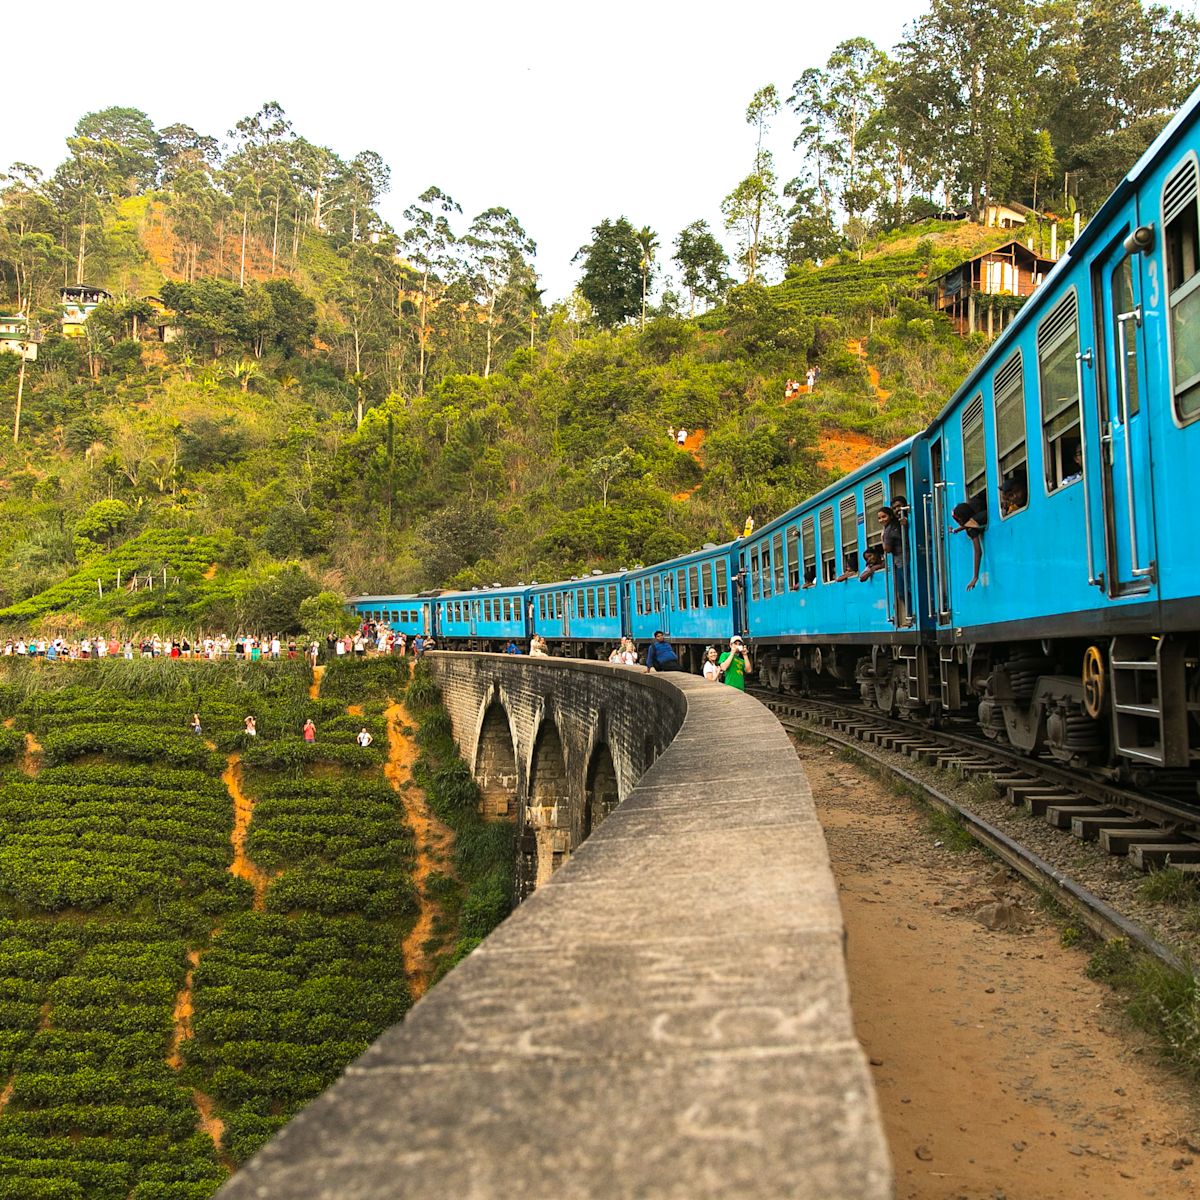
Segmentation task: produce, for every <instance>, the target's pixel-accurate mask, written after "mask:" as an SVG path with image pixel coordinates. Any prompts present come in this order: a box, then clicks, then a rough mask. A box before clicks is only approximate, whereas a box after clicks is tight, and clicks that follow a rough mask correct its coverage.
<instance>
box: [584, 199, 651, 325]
mask: <svg viewBox="0 0 1200 1200" xmlns="http://www.w3.org/2000/svg"><path fill="white" fill-rule="evenodd" d="M580 260H582V261H583V277H582V279H580V281H579V291H580V294H581V295H582V296H583V298H584V299H585V300H586V301H587V302H588V303H589V304H590V305H591V306H592V313H593V315H594V316H595V319H596V321H597V323H598V324H600V325H602V326H603V327H605V328H606V329H612V328H614V327H615V326H617V325H621V324H623V323H624V322H625V321H628V320H629V318H630V317H633V316H636V315H637V312H638V309H639V308H640V306H641V297H642V243H641V242H640V241H639V240H638V234H637V230H636V229H634V227H633V225H632V224H631V223H630V221H629V218H628V217H618V218H617V219H616V220H615V221H613V220H610V219H608V218H605V219H604V220H603V221H601V222H600V224H599V225H596V226H594V227H593V228H592V240H591V241H590V242H589V243H588V244H587V245H586V246H580V247H579V250H578V251H577V252H576V254H575V257H574V258H573V259H572V260H571V261H572V262H579V261H580Z"/></svg>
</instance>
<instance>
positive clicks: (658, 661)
mask: <svg viewBox="0 0 1200 1200" xmlns="http://www.w3.org/2000/svg"><path fill="white" fill-rule="evenodd" d="M646 670H647V671H682V670H683V668H682V667H681V666H680V665H679V656H678V655H677V654H676V653H675V651H674V649H673V648H672V646H671V643H670V642H668V641H667V635H666V634H665V633H664V632H663V631H662V630H661V629H656V630H655V631H654V641H652V642H651V643H650V645H649V646H648V647H647V649H646Z"/></svg>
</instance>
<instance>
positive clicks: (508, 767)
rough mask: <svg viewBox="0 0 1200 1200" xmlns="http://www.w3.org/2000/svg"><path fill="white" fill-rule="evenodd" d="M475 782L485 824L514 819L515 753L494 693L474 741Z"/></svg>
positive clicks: (504, 714) (508, 726) (513, 740)
mask: <svg viewBox="0 0 1200 1200" xmlns="http://www.w3.org/2000/svg"><path fill="white" fill-rule="evenodd" d="M474 765H475V771H474V774H475V778H476V780H477V781H478V783H479V791H480V795H481V797H482V806H481V811H482V812H483V815H484V817H485V818H487V819H489V820H511V819H513V818H515V817H516V815H517V750H516V738H515V737H514V735H513V728H512V720H511V718H510V717H509V713H508V709H507V708H506V707H505V704H504V700H503V698H502V697H501V695H500V693H499V691H498V690H493V691H492V692H491V694H490V695H489V697H488V699H487V701H486V702H485V708H484V712H483V716H482V718H481V719H480V722H479V733H478V735H477V736H476V738H475V764H474Z"/></svg>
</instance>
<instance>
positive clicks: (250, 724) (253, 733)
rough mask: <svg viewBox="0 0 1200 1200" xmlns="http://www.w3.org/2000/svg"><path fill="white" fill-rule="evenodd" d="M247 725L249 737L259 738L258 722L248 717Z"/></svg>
mask: <svg viewBox="0 0 1200 1200" xmlns="http://www.w3.org/2000/svg"><path fill="white" fill-rule="evenodd" d="M245 725H246V736H247V737H258V722H257V721H256V720H255V719H254V718H253V717H247V718H246V721H245Z"/></svg>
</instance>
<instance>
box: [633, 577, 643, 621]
mask: <svg viewBox="0 0 1200 1200" xmlns="http://www.w3.org/2000/svg"><path fill="white" fill-rule="evenodd" d="M633 611H634V612H635V613H637V615H638V616H639V617H640V616H641V615H642V613H644V612H645V611H646V610H645V608H643V607H642V581H641V580H640V579H635V580H634V581H633Z"/></svg>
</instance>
